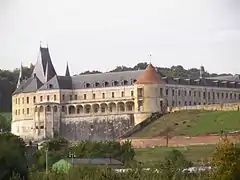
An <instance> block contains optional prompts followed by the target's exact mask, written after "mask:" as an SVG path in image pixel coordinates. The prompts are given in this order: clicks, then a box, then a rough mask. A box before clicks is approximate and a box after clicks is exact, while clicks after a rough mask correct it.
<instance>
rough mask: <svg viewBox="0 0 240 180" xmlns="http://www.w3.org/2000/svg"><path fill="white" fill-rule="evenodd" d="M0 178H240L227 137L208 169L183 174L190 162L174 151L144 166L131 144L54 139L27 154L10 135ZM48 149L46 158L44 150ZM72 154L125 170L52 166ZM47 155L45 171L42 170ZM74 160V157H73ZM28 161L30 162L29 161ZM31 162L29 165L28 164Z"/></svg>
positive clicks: (0, 159)
mask: <svg viewBox="0 0 240 180" xmlns="http://www.w3.org/2000/svg"><path fill="white" fill-rule="evenodd" d="M0 144H1V148H0V179H1V180H9V179H12V180H33V179H34V180H55V179H56V180H59V179H60V180H61V179H62V180H65V179H66V180H67V179H68V180H71V179H72V180H75V179H86V180H88V179H89V180H112V179H115V180H124V179H126V180H141V179H142V180H145V179H148V180H155V179H156V180H161V179H164V180H174V179H175V180H200V179H201V180H238V179H240V148H239V147H238V146H236V145H235V144H233V143H232V142H230V141H229V140H228V138H227V137H222V140H221V141H220V142H219V144H218V145H217V146H216V149H215V151H214V152H213V155H212V158H211V159H210V162H209V165H210V167H211V169H208V170H206V171H195V172H186V171H183V170H184V169H186V168H189V167H192V166H193V163H192V162H190V161H189V160H187V158H186V157H185V156H184V155H183V154H182V153H181V152H180V151H178V150H175V149H173V150H172V151H170V152H169V153H168V154H167V155H166V157H165V159H164V160H163V161H161V162H159V163H157V164H153V165H152V166H148V167H149V168H150V169H149V170H146V169H144V168H146V167H144V164H139V163H138V162H136V161H135V160H134V155H135V152H134V149H133V148H132V146H131V142H130V141H128V142H125V143H123V144H120V143H119V142H113V141H98V142H96V141H80V142H78V143H77V144H75V145H72V144H71V143H69V142H68V141H67V140H65V139H61V138H56V139H52V140H50V141H48V142H46V143H45V144H44V145H43V147H42V149H39V150H38V149H35V151H28V150H27V149H28V148H29V147H31V146H33V145H32V144H31V143H29V147H28V148H27V147H26V145H25V143H24V141H23V140H22V139H21V138H19V137H18V136H15V135H13V134H11V133H1V134H0ZM46 149H48V154H47V155H46V153H45V150H46ZM69 153H74V154H75V155H76V158H77V157H106V156H107V157H109V156H112V157H114V158H116V159H119V160H121V161H122V162H123V163H124V168H128V169H129V171H127V172H125V173H117V172H116V171H115V170H114V168H112V167H109V166H104V165H102V166H94V165H75V166H70V167H69V168H68V169H67V171H65V170H64V168H63V167H62V166H61V168H57V169H54V168H52V167H54V166H52V165H53V164H54V163H55V162H58V161H59V160H60V159H64V158H69V157H68V154H69ZM46 156H48V167H49V168H48V171H46V169H45V168H46V161H45V159H46ZM74 158H75V157H74ZM31 159H32V160H31ZM30 160H31V162H30Z"/></svg>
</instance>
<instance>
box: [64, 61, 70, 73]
mask: <svg viewBox="0 0 240 180" xmlns="http://www.w3.org/2000/svg"><path fill="white" fill-rule="evenodd" d="M65 76H71V75H70V71H69V67H68V63H67V67H66V72H65Z"/></svg>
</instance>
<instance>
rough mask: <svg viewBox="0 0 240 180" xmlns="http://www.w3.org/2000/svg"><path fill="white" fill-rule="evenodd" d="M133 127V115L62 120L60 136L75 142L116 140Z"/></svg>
mask: <svg viewBox="0 0 240 180" xmlns="http://www.w3.org/2000/svg"><path fill="white" fill-rule="evenodd" d="M133 126H134V116H133V114H125V115H109V116H93V117H71V118H70V117H69V118H62V119H61V125H60V136H61V137H64V138H66V139H68V140H70V141H76V140H113V139H114V140H116V139H118V137H119V136H121V135H122V134H124V133H126V132H127V131H128V130H129V129H131V128H133Z"/></svg>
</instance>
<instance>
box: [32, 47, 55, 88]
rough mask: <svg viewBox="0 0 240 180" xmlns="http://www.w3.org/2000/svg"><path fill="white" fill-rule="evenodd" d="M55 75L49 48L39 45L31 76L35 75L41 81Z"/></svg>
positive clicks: (45, 80)
mask: <svg viewBox="0 0 240 180" xmlns="http://www.w3.org/2000/svg"><path fill="white" fill-rule="evenodd" d="M55 75H56V71H55V69H54V66H53V63H52V60H51V57H50V53H49V49H48V48H43V47H40V52H39V56H38V59H37V63H36V64H35V67H34V69H33V73H32V77H34V76H37V77H38V78H39V80H40V81H41V82H42V83H45V82H47V81H49V80H50V79H51V78H52V77H53V76H55Z"/></svg>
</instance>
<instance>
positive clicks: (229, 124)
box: [132, 110, 240, 137]
mask: <svg viewBox="0 0 240 180" xmlns="http://www.w3.org/2000/svg"><path fill="white" fill-rule="evenodd" d="M166 127H169V128H170V135H172V136H177V135H188V136H197V135H207V134H214V133H216V134H218V133H220V132H221V130H223V131H224V132H231V131H238V130H240V112H239V111H200V110H189V111H181V112H174V113H171V114H167V115H165V116H163V117H161V118H159V119H158V120H156V121H155V122H153V123H152V124H150V125H148V126H147V127H145V128H144V129H143V130H141V131H139V132H137V133H136V134H134V135H132V137H157V136H161V135H163V132H164V130H165V129H166Z"/></svg>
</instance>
